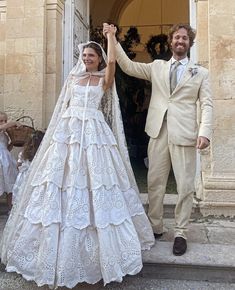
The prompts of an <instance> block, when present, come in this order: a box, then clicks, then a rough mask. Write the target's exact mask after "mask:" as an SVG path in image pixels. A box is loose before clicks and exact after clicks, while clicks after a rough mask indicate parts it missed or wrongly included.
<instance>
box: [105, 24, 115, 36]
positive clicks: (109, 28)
mask: <svg viewBox="0 0 235 290" xmlns="http://www.w3.org/2000/svg"><path fill="white" fill-rule="evenodd" d="M116 32H117V27H116V26H114V25H113V24H108V23H103V35H104V37H107V35H113V36H115V34H116Z"/></svg>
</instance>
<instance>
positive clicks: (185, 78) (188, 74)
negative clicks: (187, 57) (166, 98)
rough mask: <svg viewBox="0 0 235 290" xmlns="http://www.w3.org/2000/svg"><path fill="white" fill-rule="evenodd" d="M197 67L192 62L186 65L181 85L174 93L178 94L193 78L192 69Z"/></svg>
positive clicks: (179, 84) (178, 85)
mask: <svg viewBox="0 0 235 290" xmlns="http://www.w3.org/2000/svg"><path fill="white" fill-rule="evenodd" d="M194 66H195V65H194V64H193V62H192V61H189V62H188V64H187V65H186V68H185V71H184V74H183V75H182V77H181V80H180V81H179V83H178V84H177V86H176V88H175V90H174V93H175V92H177V91H178V90H180V88H182V86H183V85H184V84H185V83H186V82H187V81H188V80H189V79H190V78H191V77H192V73H191V72H190V68H191V67H194Z"/></svg>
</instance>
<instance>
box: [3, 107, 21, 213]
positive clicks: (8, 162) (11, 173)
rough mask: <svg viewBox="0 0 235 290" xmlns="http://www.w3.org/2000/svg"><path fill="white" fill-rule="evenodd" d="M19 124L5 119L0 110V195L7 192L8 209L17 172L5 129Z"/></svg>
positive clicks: (10, 204)
mask: <svg viewBox="0 0 235 290" xmlns="http://www.w3.org/2000/svg"><path fill="white" fill-rule="evenodd" d="M14 126H19V123H18V122H15V121H9V122H8V121H7V114H6V113H5V112H0V196H1V195H2V194H3V193H6V194H7V205H8V209H9V210H10V209H11V206H12V188H13V185H14V183H15V180H16V176H17V174H18V170H17V166H16V161H15V159H14V158H13V156H12V155H11V153H10V152H9V149H11V145H10V144H9V143H10V138H9V136H8V135H7V133H6V132H5V131H6V129H8V128H11V127H14Z"/></svg>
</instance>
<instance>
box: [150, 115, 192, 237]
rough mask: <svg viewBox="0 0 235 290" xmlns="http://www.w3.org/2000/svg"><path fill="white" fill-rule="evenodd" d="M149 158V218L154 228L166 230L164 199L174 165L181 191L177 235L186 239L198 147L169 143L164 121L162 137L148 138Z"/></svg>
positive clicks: (177, 215) (178, 202) (178, 187)
mask: <svg viewBox="0 0 235 290" xmlns="http://www.w3.org/2000/svg"><path fill="white" fill-rule="evenodd" d="M148 157H149V170H148V199H149V209H148V217H149V220H150V222H151V225H152V228H153V231H154V232H155V233H162V232H163V199H164V195H165V192H166V185H167V180H168V176H169V172H170V169H171V165H172V168H173V172H174V175H175V180H176V185H177V192H178V200H177V203H176V207H175V237H177V236H180V237H183V238H185V239H186V238H187V237H186V233H187V229H188V223H189V219H190V215H191V211H192V206H193V194H194V191H195V189H194V179H195V174H196V148H195V147H194V146H179V145H174V144H169V143H168V132H167V121H164V122H163V125H162V128H161V131H160V134H159V136H158V137H157V138H150V140H149V145H148Z"/></svg>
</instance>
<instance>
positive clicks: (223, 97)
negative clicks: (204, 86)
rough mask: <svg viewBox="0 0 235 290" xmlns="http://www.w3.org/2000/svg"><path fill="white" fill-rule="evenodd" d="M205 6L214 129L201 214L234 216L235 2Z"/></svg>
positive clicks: (211, 0) (210, 1)
mask: <svg viewBox="0 0 235 290" xmlns="http://www.w3.org/2000/svg"><path fill="white" fill-rule="evenodd" d="M203 2H204V3H203ZM205 5H207V8H208V50H209V70H210V75H211V83H212V92H213V99H214V129H213V138H212V142H211V148H210V152H209V159H210V162H208V161H207V162H205V163H204V168H203V201H202V202H201V212H202V213H203V214H204V215H211V214H212V215H224V216H235V1H234V0H226V5H225V2H224V1H220V0H208V1H198V6H201V7H202V6H204V8H205ZM201 11H203V10H201ZM202 14H203V13H202ZM200 16H201V14H200V15H198V19H201V18H200ZM202 19H203V17H202ZM202 49H203V44H202ZM201 57H203V54H202V55H201Z"/></svg>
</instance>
